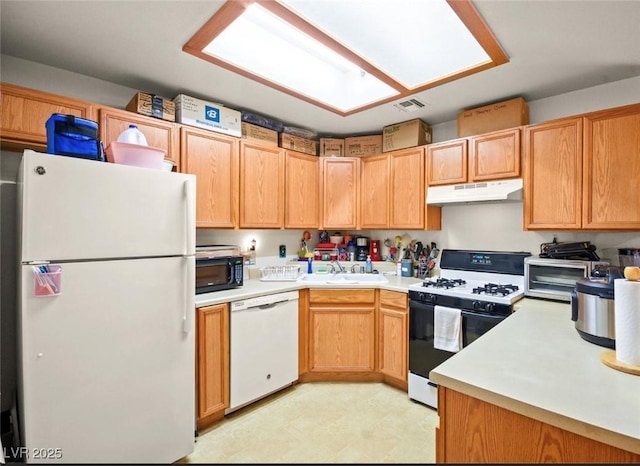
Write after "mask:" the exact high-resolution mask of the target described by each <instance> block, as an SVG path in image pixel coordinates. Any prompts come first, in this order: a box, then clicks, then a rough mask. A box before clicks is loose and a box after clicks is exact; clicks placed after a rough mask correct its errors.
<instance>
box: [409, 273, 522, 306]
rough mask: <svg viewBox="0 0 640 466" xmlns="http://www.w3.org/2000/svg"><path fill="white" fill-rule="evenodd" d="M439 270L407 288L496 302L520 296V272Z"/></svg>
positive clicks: (508, 301) (502, 302) (505, 301)
mask: <svg viewBox="0 0 640 466" xmlns="http://www.w3.org/2000/svg"><path fill="white" fill-rule="evenodd" d="M442 272H443V274H442V276H440V277H437V278H428V279H425V280H424V281H423V282H421V283H416V284H414V285H410V286H409V289H410V290H414V291H421V292H423V293H430V294H437V295H444V296H453V297H457V298H465V299H471V300H475V301H484V302H492V303H499V304H513V303H515V302H516V301H518V300H520V299H521V298H523V297H524V277H523V276H521V275H504V274H494V273H485V272H462V271H456V270H443V271H442ZM445 280H449V282H445ZM456 280H457V282H456ZM461 281H463V282H464V283H461ZM451 282H453V283H452V284H453V285H455V286H451V287H449V288H447V286H446V285H448V284H449V283H451ZM425 285H429V286H425ZM443 285H445V286H443ZM516 287H517V289H516ZM474 291H475V292H474Z"/></svg>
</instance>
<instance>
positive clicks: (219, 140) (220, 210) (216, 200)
mask: <svg viewBox="0 0 640 466" xmlns="http://www.w3.org/2000/svg"><path fill="white" fill-rule="evenodd" d="M180 151H181V153H182V155H181V157H182V171H183V172H185V173H191V174H193V175H196V226H197V227H198V228H234V227H237V226H238V224H237V218H238V140H237V139H235V138H232V137H230V136H225V135H222V134H218V133H214V132H212V131H206V130H199V129H197V128H189V127H186V126H185V127H182V128H181V129H180Z"/></svg>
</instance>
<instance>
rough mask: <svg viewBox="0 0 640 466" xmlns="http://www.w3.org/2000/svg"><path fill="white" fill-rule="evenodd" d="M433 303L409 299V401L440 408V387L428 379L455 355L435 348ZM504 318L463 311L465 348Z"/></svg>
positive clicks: (463, 344)
mask: <svg viewBox="0 0 640 466" xmlns="http://www.w3.org/2000/svg"><path fill="white" fill-rule="evenodd" d="M434 310H435V306H434V305H433V304H428V303H421V302H419V301H414V300H409V374H408V385H409V387H408V388H409V390H408V391H409V398H411V399H413V400H416V401H419V402H421V403H424V404H425V405H427V406H431V407H433V408H436V409H437V408H438V392H437V384H435V383H434V382H432V381H430V380H429V372H431V370H432V369H435V368H436V366H439V365H440V364H441V363H443V362H444V361H446V360H447V359H449V358H450V357H451V356H453V355H454V354H455V353H451V352H449V351H442V350H439V349H436V348H434V347H433V340H434V325H433V324H434ZM504 319H505V316H493V315H487V314H479V313H477V312H472V311H462V346H463V348H464V347H466V346H468V345H470V344H471V343H472V342H474V341H476V340H477V339H478V338H480V337H481V336H482V335H484V334H485V333H487V332H488V331H489V330H491V329H492V328H493V327H495V326H496V325H498V323H500V322H501V321H502V320H504Z"/></svg>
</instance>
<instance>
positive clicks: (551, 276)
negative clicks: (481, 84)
mask: <svg viewBox="0 0 640 466" xmlns="http://www.w3.org/2000/svg"><path fill="white" fill-rule="evenodd" d="M558 262H560V261H553V262H537V261H531V262H528V263H526V264H525V295H526V296H532V297H536V298H546V299H553V300H557V301H566V302H569V301H571V292H572V291H573V290H574V289H575V286H576V282H577V281H578V280H580V279H581V278H585V277H588V276H589V274H590V266H589V263H588V262H581V261H561V262H562V263H558Z"/></svg>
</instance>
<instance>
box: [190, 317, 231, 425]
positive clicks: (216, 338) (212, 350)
mask: <svg viewBox="0 0 640 466" xmlns="http://www.w3.org/2000/svg"><path fill="white" fill-rule="evenodd" d="M196 312H197V313H198V337H197V341H198V343H197V344H198V353H197V365H198V371H197V377H198V381H197V388H198V396H197V400H198V409H197V413H198V415H197V417H198V420H201V419H202V418H205V417H208V416H211V415H214V414H217V413H222V415H224V410H225V409H226V408H227V407H228V406H229V306H228V304H217V305H215V306H207V307H202V308H199V309H197V310H196Z"/></svg>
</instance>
